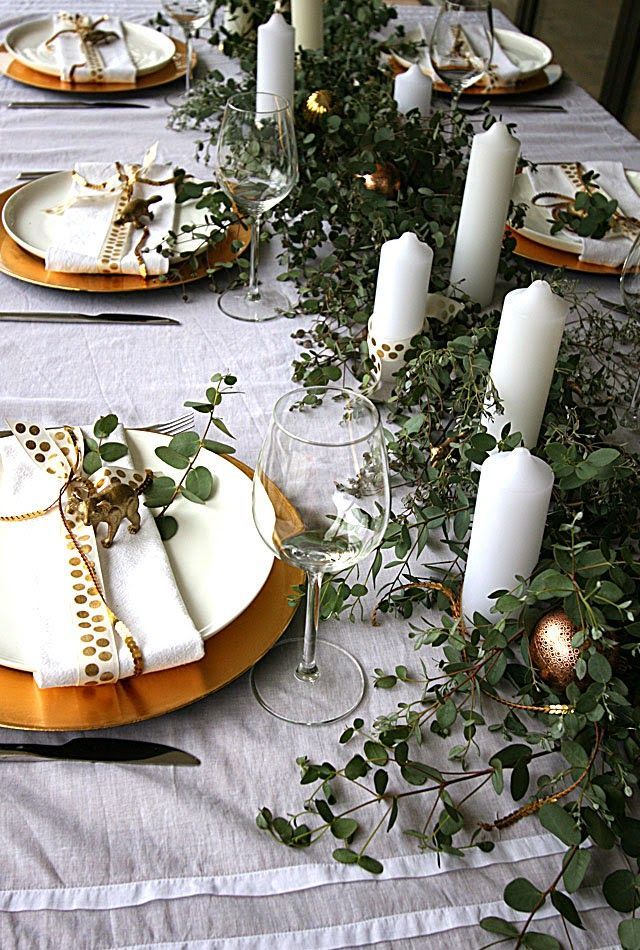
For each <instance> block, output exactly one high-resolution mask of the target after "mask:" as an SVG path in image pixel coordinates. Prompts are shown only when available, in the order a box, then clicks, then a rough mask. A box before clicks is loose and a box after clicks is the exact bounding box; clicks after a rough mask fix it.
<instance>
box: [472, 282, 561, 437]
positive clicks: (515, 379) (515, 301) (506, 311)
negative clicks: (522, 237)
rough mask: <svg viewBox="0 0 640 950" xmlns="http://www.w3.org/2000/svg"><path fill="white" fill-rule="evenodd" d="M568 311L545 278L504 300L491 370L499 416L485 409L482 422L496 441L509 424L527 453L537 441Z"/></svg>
mask: <svg viewBox="0 0 640 950" xmlns="http://www.w3.org/2000/svg"><path fill="white" fill-rule="evenodd" d="M568 312H569V304H568V303H567V302H566V300H563V299H562V297H559V296H558V295H557V294H554V293H553V291H552V290H551V287H550V286H549V284H547V283H546V281H544V280H534V282H533V283H532V284H531V285H530V286H529V287H526V288H521V289H520V290H512V291H511V293H509V294H507V296H506V297H505V298H504V304H503V307H502V317H501V318H500V327H499V329H498V337H497V339H496V346H495V349H494V351H493V360H492V362H491V370H490V376H491V380H492V382H493V385H494V386H495V388H496V389H497V391H498V395H499V397H500V402H501V403H502V412H500V413H498V412H495V407H494V408H493V409H490V408H489V405H487V415H486V416H485V417H484V419H483V421H484V424H485V426H486V429H487V431H488V432H490V433H491V435H493V436H495V438H496V439H499V438H500V433H501V432H502V429H503V428H504V426H505V425H506V424H507V423H508V422H510V423H511V431H512V432H521V433H522V437H523V441H524V444H525V445H526V446H527V448H528V449H532V448H533V447H534V446H535V444H536V442H537V441H538V434H539V432H540V425H541V424H542V417H543V415H544V409H545V406H546V403H547V397H548V395H549V389H550V387H551V380H552V379H553V371H554V369H555V365H556V360H557V358H558V350H559V349H560V341H561V340H562V332H563V330H564V324H565V320H566V319H567V314H568Z"/></svg>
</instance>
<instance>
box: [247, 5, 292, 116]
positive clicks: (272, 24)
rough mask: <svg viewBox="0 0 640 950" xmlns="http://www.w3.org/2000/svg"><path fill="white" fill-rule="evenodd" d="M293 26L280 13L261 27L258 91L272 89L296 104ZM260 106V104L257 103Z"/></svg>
mask: <svg viewBox="0 0 640 950" xmlns="http://www.w3.org/2000/svg"><path fill="white" fill-rule="evenodd" d="M294 35H295V34H294V29H293V27H292V26H290V25H289V24H288V23H287V21H286V20H285V18H284V17H283V16H282V14H281V13H273V14H272V16H271V18H270V20H269V21H268V22H267V23H263V24H262V26H259V27H258V68H257V75H256V86H257V89H258V92H272V93H275V95H277V96H281V97H282V98H283V99H286V100H287V101H288V102H289V103H290V104H291V106H293V80H294V63H295V54H294V47H293V42H294ZM258 108H260V104H259V103H258Z"/></svg>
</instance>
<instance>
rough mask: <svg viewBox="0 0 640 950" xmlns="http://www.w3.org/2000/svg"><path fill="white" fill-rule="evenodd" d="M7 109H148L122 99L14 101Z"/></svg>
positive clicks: (142, 103) (141, 103) (8, 104)
mask: <svg viewBox="0 0 640 950" xmlns="http://www.w3.org/2000/svg"><path fill="white" fill-rule="evenodd" d="M5 105H6V107H7V109H148V108H150V107H149V105H148V104H147V103H146V102H125V101H124V100H123V99H115V100H113V102H111V101H109V100H107V99H93V100H91V101H87V100H85V99H65V100H64V101H59V100H57V99H56V100H46V99H42V100H33V101H31V100H27V99H23V100H16V101H15V102H7V103H5Z"/></svg>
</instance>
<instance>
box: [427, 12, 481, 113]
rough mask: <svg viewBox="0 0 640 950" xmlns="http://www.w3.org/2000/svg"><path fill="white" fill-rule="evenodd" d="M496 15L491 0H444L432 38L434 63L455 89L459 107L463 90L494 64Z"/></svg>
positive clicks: (454, 102)
mask: <svg viewBox="0 0 640 950" xmlns="http://www.w3.org/2000/svg"><path fill="white" fill-rule="evenodd" d="M492 52H493V16H492V12H491V3H490V2H489V0H456V2H454V0H444V2H443V3H442V6H441V7H440V11H439V13H438V16H437V19H436V22H435V26H434V28H433V33H432V34H431V41H430V43H429V57H430V59H431V65H432V67H433V69H434V70H435V71H436V73H437V74H438V76H439V77H440V79H441V80H442V82H444V83H446V85H447V86H449V88H450V89H451V93H452V97H451V107H452V109H456V108H457V106H458V100H459V99H460V95H461V93H462V90H463V89H466V88H467V87H468V86H472V85H473V84H474V82H477V80H478V79H480V77H481V76H483V75H484V73H486V71H487V70H488V68H489V66H490V65H491V54H492Z"/></svg>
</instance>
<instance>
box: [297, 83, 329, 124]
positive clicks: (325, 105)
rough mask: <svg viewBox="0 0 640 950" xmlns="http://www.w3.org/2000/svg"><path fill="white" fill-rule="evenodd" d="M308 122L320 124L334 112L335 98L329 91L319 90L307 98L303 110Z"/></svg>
mask: <svg viewBox="0 0 640 950" xmlns="http://www.w3.org/2000/svg"><path fill="white" fill-rule="evenodd" d="M302 112H303V114H304V117H305V119H306V120H307V122H313V123H316V122H320V121H321V120H322V119H325V118H326V117H327V116H328V115H330V113H331V112H333V96H332V95H331V93H330V92H329V91H328V90H327V89H318V90H317V91H316V92H312V93H311V95H310V96H308V97H307V101H306V102H305V104H304V108H303V110H302Z"/></svg>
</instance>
